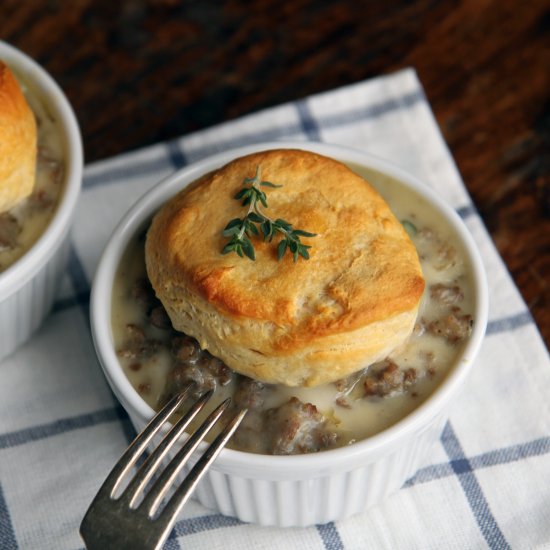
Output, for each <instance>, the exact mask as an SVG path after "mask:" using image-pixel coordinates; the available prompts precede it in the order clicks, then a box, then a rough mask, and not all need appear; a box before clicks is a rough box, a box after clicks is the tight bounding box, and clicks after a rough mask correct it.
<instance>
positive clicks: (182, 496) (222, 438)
mask: <svg viewBox="0 0 550 550" xmlns="http://www.w3.org/2000/svg"><path fill="white" fill-rule="evenodd" d="M247 412H248V409H243V410H241V411H240V412H239V413H238V414H236V415H235V416H234V417H233V418H232V419H231V421H230V422H228V424H227V425H226V426H225V428H224V429H223V430H222V431H221V432H220V433H219V434H218V435H217V436H216V439H214V441H213V442H212V443H211V444H210V445H209V447H208V448H207V449H206V451H205V452H204V453H203V455H202V456H201V457H200V458H199V460H198V461H197V463H196V464H195V465H194V466H193V468H192V469H191V471H190V472H189V473H188V474H187V475H186V476H185V479H184V480H183V481H182V483H181V484H180V485H179V487H178V488H177V489H176V491H175V492H174V494H173V495H172V497H171V498H170V500H169V501H168V502H167V503H166V506H165V507H164V509H163V510H162V512H161V514H160V516H159V517H158V519H157V520H156V521H157V522H158V523H159V527H160V528H161V529H162V535H161V537H160V540H159V542H158V544H157V546H156V548H161V547H162V544H163V543H164V541H165V540H166V538H167V537H168V535H169V534H170V532H171V530H172V527H173V526H174V523H175V521H176V518H177V516H178V514H179V513H180V511H181V509H182V508H183V506H184V505H185V503H186V502H187V500H188V499H189V497H190V496H191V494H192V493H193V491H194V490H195V487H196V486H197V484H198V483H199V481H200V480H201V478H202V477H203V476H204V474H205V473H206V471H207V470H208V468H209V466H210V464H212V462H214V460H216V458H217V456H218V455H219V454H220V452H221V450H222V449H223V448H224V447H225V445H226V444H227V442H228V441H229V439H231V436H232V435H233V433H234V432H235V430H236V429H237V428H238V427H239V425H240V423H241V422H242V420H243V418H244V416H245V415H246V413H247ZM175 460H177V457H176V458H175V459H174V461H175ZM183 460H185V458H184V459H183Z"/></svg>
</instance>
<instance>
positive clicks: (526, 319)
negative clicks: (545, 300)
mask: <svg viewBox="0 0 550 550" xmlns="http://www.w3.org/2000/svg"><path fill="white" fill-rule="evenodd" d="M531 323H534V320H533V317H532V316H531V313H530V312H529V311H524V312H523V313H518V314H516V315H510V316H509V317H503V318H501V319H495V320H494V321H489V323H488V324H487V335H490V334H500V333H502V332H509V331H511V330H515V329H518V328H521V327H524V326H525V325H529V324H531Z"/></svg>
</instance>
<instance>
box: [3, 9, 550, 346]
mask: <svg viewBox="0 0 550 550" xmlns="http://www.w3.org/2000/svg"><path fill="white" fill-rule="evenodd" d="M0 38H1V39H3V40H5V41H7V42H9V43H11V44H13V45H14V46H16V47H18V48H20V49H22V50H23V51H25V52H27V53H28V54H29V55H31V56H32V57H34V58H35V59H36V60H37V61H38V62H39V63H41V64H42V65H43V66H44V67H46V69H47V70H48V71H49V72H50V73H51V74H52V75H53V76H54V77H55V78H56V79H57V81H58V82H59V83H60V85H61V86H62V88H63V89H64V90H65V91H66V93H67V95H68V97H69V99H70V101H71V102H72V104H73V106H74V108H75V111H76V113H77V116H78V118H79V121H80V124H81V127H82V132H83V137H84V147H85V152H86V160H87V161H88V162H91V161H94V160H98V159H102V158H105V157H109V156H111V155H116V154H118V153H122V152H124V151H128V150H131V149H136V148H138V147H142V146H145V145H148V144H152V143H155V142H157V141H160V140H166V139H169V138H173V137H176V136H180V135H182V134H186V133H188V132H192V131H194V130H197V129H200V128H205V127H208V126H211V125H213V124H216V123H218V122H222V121H225V120H229V119H232V118H235V117H239V116H241V115H244V114H246V113H249V112H253V111H257V110H259V109H262V108H264V107H268V106H272V105H276V104H279V103H281V102H285V101H290V100H294V99H297V98H300V97H304V96H307V95H310V94H313V93H316V92H321V91H324V90H329V89H332V88H335V87H338V86H342V85H345V84H349V83H352V82H356V81H359V80H363V79H366V78H369V77H373V76H376V75H379V74H384V73H390V72H393V71H395V70H397V69H400V68H403V67H408V66H412V67H414V68H415V69H416V70H417V72H418V74H419V77H420V79H421V81H422V84H423V85H424V88H425V90H426V93H427V96H428V99H429V101H430V103H431V105H432V108H433V110H434V112H435V115H436V117H437V120H438V122H439V124H440V126H441V129H442V131H443V134H444V137H445V139H446V141H447V143H448V144H449V147H450V149H451V151H452V154H453V155H454V158H455V160H456V162H457V165H458V167H459V170H460V171H461V173H462V176H463V178H464V180H465V183H466V185H467V187H468V190H469V191H470V193H471V195H472V197H473V199H474V202H475V204H476V206H477V208H478V210H479V212H480V213H481V216H482V217H483V220H484V221H485V224H486V225H487V227H488V229H489V231H490V233H491V235H492V237H493V239H494V241H495V243H496V246H497V248H498V250H499V251H500V253H501V255H502V257H503V259H504V261H505V263H506V265H507V266H508V269H509V270H510V272H511V274H512V276H513V278H514V280H515V282H516V283H517V285H518V286H519V288H520V290H521V292H522V294H523V296H524V298H525V300H526V302H527V304H528V306H529V308H530V310H531V312H532V313H533V315H534V317H535V319H536V321H537V324H538V326H539V328H540V330H541V332H542V334H543V337H544V338H545V341H546V343H547V345H548V344H549V343H550V307H549V305H550V304H549V281H550V187H549V171H550V100H549V94H548V92H549V90H550V4H549V2H548V1H545V0H530V1H529V2H520V1H518V0H463V1H458V0H447V1H438V0H417V1H410V0H409V1H407V0H398V1H392V0H389V1H388V0H385V1H379V0H372V1H360V0H338V1H321V0H294V1H292V2H281V1H280V0H254V1H252V0H251V1H245V0H241V1H236V0H232V1H227V2H223V1H214V0H196V1H177V0H121V1H116V0H66V1H61V0H57V1H56V0H33V1H26V2H24V1H23V2H22V1H21V0H2V2H1V3H0Z"/></svg>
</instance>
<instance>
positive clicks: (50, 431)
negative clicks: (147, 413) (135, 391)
mask: <svg viewBox="0 0 550 550" xmlns="http://www.w3.org/2000/svg"><path fill="white" fill-rule="evenodd" d="M114 421H120V422H123V423H129V422H130V421H129V419H128V416H127V415H126V412H125V411H124V409H123V408H122V407H120V406H117V407H112V408H109V409H102V410H100V411H95V412H91V413H87V414H81V415H78V416H72V417H68V418H60V419H59V420H54V421H53V422H49V423H48V424H41V425H39V426H31V427H30V428H23V429H22V430H17V431H14V432H8V433H4V434H0V450H1V449H8V448H11V447H18V446H19V445H25V444H26V443H32V442H33V441H38V440H40V439H47V438H49V437H53V436H56V435H60V434H63V433H66V432H71V431H73V430H80V429H82V428H90V427H93V426H97V425H99V424H105V423H107V422H114Z"/></svg>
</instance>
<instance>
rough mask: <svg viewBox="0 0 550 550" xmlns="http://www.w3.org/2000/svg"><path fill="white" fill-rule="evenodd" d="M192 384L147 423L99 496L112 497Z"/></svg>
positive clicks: (106, 481) (113, 470)
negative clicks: (106, 494) (104, 494)
mask: <svg viewBox="0 0 550 550" xmlns="http://www.w3.org/2000/svg"><path fill="white" fill-rule="evenodd" d="M190 388H191V386H187V387H186V388H185V389H184V390H183V392H181V393H179V394H178V395H175V396H174V397H173V398H172V399H171V400H170V401H169V402H168V403H167V404H166V405H165V406H164V407H163V408H162V409H161V410H160V411H159V412H158V413H157V414H156V415H155V416H154V417H153V418H152V419H151V421H150V422H149V424H147V426H146V427H145V429H144V430H143V431H142V432H141V433H140V434H139V435H138V436H137V437H136V438H135V439H134V441H132V443H131V444H130V446H129V447H128V448H127V449H126V451H125V452H124V454H123V455H122V457H121V458H120V460H119V461H118V462H117V463H116V464H115V466H114V467H113V469H112V470H111V472H110V473H109V475H108V476H107V479H106V480H105V481H104V482H103V485H102V486H101V488H100V489H99V492H98V496H99V495H100V494H103V493H105V492H107V493H108V495H109V496H110V497H111V498H112V497H113V495H114V493H115V492H116V490H117V489H118V487H119V485H120V482H121V481H122V479H123V478H124V476H125V475H126V474H127V473H128V471H129V470H130V469H131V468H132V466H134V464H135V463H136V462H137V459H138V458H139V457H140V456H141V454H142V453H143V451H144V450H145V449H146V448H147V445H148V444H149V442H150V441H151V439H152V438H153V436H154V435H155V434H156V433H157V432H158V431H159V430H160V428H161V427H162V426H163V424H164V423H165V422H166V421H167V420H168V419H169V418H170V416H172V414H173V413H174V412H175V411H176V410H177V409H178V408H179V406H180V405H181V404H182V403H183V401H184V400H185V399H186V397H187V394H188V393H189V390H190Z"/></svg>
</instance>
